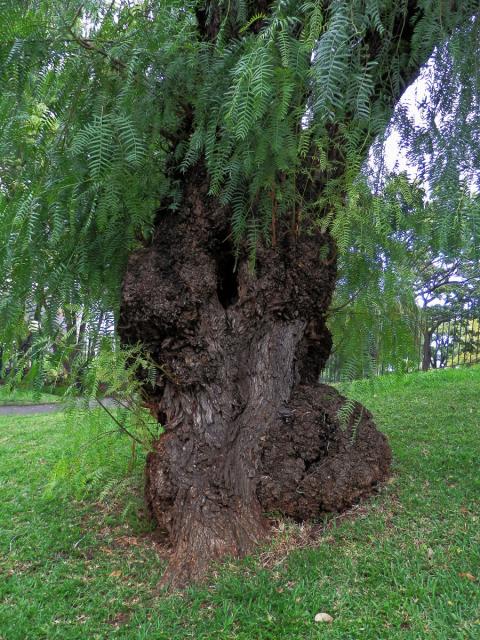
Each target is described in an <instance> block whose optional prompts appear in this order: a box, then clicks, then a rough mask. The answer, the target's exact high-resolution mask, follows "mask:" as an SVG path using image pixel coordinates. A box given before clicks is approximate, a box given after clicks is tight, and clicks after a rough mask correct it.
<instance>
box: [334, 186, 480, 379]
mask: <svg viewBox="0 0 480 640" xmlns="http://www.w3.org/2000/svg"><path fill="white" fill-rule="evenodd" d="M443 205H444V202H443V200H442V199H441V198H439V197H432V196H430V198H427V196H426V194H425V192H424V190H423V189H421V188H419V186H418V185H417V183H416V182H411V181H409V180H408V179H407V177H406V176H405V175H398V176H390V177H389V179H387V180H386V182H385V183H384V185H383V187H382V190H381V191H380V192H378V193H377V194H375V195H374V194H372V192H371V190H370V188H369V186H368V183H367V181H366V180H358V181H357V195H356V197H355V198H351V199H350V200H348V201H347V202H346V204H345V205H344V207H343V208H342V210H340V212H339V214H338V215H337V216H336V217H335V219H334V220H333V223H332V226H333V228H334V229H335V230H336V234H337V237H338V238H339V239H340V238H341V239H342V243H343V244H340V246H339V249H340V257H339V278H338V283H337V289H336V293H335V300H334V303H333V305H332V309H331V313H330V318H329V324H330V328H331V330H332V333H333V338H334V350H333V354H332V358H331V361H330V363H329V367H328V370H327V374H326V375H327V377H328V378H330V376H332V375H333V376H334V377H338V376H340V377H341V379H346V380H348V379H354V378H358V377H363V376H368V375H372V374H377V373H379V372H384V371H385V372H387V371H408V370H409V369H412V368H413V369H416V368H417V367H418V366H419V362H420V361H421V344H420V342H421V332H422V328H423V327H424V326H425V324H427V325H428V322H427V317H430V316H431V317H432V321H435V319H436V315H438V314H435V310H437V311H438V312H439V313H440V315H439V318H440V319H439V322H440V321H441V320H442V318H445V317H447V318H451V317H453V316H454V315H455V314H457V313H458V312H461V311H462V310H463V309H464V308H465V306H471V305H472V304H474V301H475V300H478V286H479V285H478V283H479V282H480V271H479V269H478V256H479V255H480V237H479V236H478V232H477V226H476V221H477V220H478V216H479V211H480V209H479V207H480V201H479V198H478V196H476V195H473V196H472V195H466V194H465V193H463V194H462V197H461V199H460V204H459V211H457V212H456V214H455V215H456V217H458V219H460V220H461V224H460V226H459V228H458V229H456V230H454V231H453V232H452V233H449V234H448V237H445V235H444V229H443V224H444V220H443V219H442V217H443V213H442V209H443ZM339 242H340V240H339ZM447 276H448V277H447ZM452 276H453V277H452ZM449 278H450V279H449ZM463 281H465V284H463ZM442 283H443V284H442ZM423 295H425V296H426V298H425V300H423V302H422V301H421V300H422V299H423V298H422V296H423ZM436 298H438V299H441V300H442V304H441V305H440V306H437V307H429V308H427V307H425V308H423V309H422V308H421V307H422V306H425V305H426V304H427V302H428V304H431V303H432V302H433V301H434V300H435V299H436ZM419 301H420V304H419ZM436 324H438V322H437V323H436Z"/></svg>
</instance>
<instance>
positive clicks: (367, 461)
mask: <svg viewBox="0 0 480 640" xmlns="http://www.w3.org/2000/svg"><path fill="white" fill-rule="evenodd" d="M345 402H346V399H345V398H344V397H343V396H341V395H340V394H339V393H338V392H337V391H336V390H335V389H333V388H332V387H329V386H327V385H299V386H298V387H296V388H295V391H294V393H293V395H292V398H291V400H290V402H289V403H288V405H284V406H283V407H282V408H281V410H280V411H279V412H278V415H277V416H276V417H275V419H274V420H272V421H271V422H269V427H268V429H267V430H266V431H265V432H264V433H263V435H262V436H261V437H260V439H259V442H258V446H257V447H256V458H257V460H258V465H257V470H256V472H255V475H254V477H251V478H249V485H250V486H252V487H253V493H254V495H253V496H252V497H251V498H249V499H247V500H245V502H244V501H242V499H241V498H240V497H239V496H238V491H235V492H233V493H229V492H228V491H225V487H223V490H219V487H212V486H204V490H203V491H201V490H199V488H198V485H197V486H191V487H184V486H181V483H180V484H179V482H178V478H179V473H178V469H177V468H176V467H175V464H173V465H172V459H173V460H175V457H176V454H175V450H176V449H177V448H178V447H179V446H180V448H183V446H184V443H182V442H179V441H178V439H177V438H176V436H175V434H173V433H169V432H167V433H166V434H164V435H163V436H162V437H161V438H160V439H159V440H158V441H157V443H156V444H155V450H154V451H153V452H151V453H150V454H149V455H148V459H147V469H146V499H147V504H148V506H149V508H150V511H151V513H152V515H153V517H154V519H155V520H156V521H157V523H158V525H159V527H161V528H162V529H164V530H166V531H167V532H168V533H169V535H170V538H173V540H172V542H173V543H174V553H173V557H172V559H171V561H170V564H169V566H168V568H167V570H166V573H165V575H164V576H163V579H162V584H164V585H168V586H172V587H182V586H184V585H186V584H188V583H189V582H191V581H198V580H201V579H202V578H204V577H205V576H206V575H207V574H208V571H209V569H210V568H211V565H212V562H215V561H218V560H221V559H222V558H225V557H231V558H239V557H242V556H245V555H247V554H249V553H251V552H252V551H253V550H254V549H255V547H256V545H257V544H258V543H259V542H261V541H262V540H265V539H266V538H267V537H268V533H269V526H268V516H274V515H275V516H278V514H281V515H285V516H289V517H292V518H294V519H296V520H298V521H305V520H309V519H316V518H319V517H321V516H322V515H324V514H325V513H327V512H339V511H342V510H344V509H346V508H348V507H350V506H351V505H352V504H354V503H356V502H357V501H358V500H360V499H362V498H365V497H367V496H368V495H370V494H371V493H372V492H374V491H375V488H376V487H377V485H378V484H379V483H381V482H383V481H385V480H386V479H387V478H388V474H389V468H390V463H391V450H390V446H389V444H388V441H387V439H386V437H385V436H384V435H383V434H382V433H380V432H379V431H378V430H377V429H376V427H375V424H374V422H373V419H372V416H371V414H370V413H369V411H368V410H367V409H365V407H363V406H362V405H360V404H359V403H354V404H353V405H351V406H350V407H349V410H348V411H345V408H346V406H345ZM342 408H344V410H343V411H342ZM344 414H345V415H344Z"/></svg>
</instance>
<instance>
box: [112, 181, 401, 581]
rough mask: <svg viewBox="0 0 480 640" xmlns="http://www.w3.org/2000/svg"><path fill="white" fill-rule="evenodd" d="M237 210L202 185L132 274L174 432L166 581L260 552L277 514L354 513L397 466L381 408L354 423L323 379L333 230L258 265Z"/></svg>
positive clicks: (162, 416)
mask: <svg viewBox="0 0 480 640" xmlns="http://www.w3.org/2000/svg"><path fill="white" fill-rule="evenodd" d="M194 182H196V184H195V183H194ZM229 218H230V216H229V214H228V212H226V211H225V210H222V209H221V207H219V206H217V205H216V204H215V201H214V200H212V199H210V198H209V197H208V195H207V185H206V181H205V182H204V184H203V186H202V184H201V183H200V184H199V182H198V181H193V182H192V185H191V187H190V188H187V192H186V194H185V198H184V201H183V205H182V208H181V210H180V211H179V212H177V213H175V214H169V213H164V214H159V217H158V220H157V224H156V231H155V235H154V238H153V241H152V243H151V245H150V246H149V247H148V248H144V249H141V250H138V251H136V252H135V253H134V254H133V255H132V256H131V259H130V262H129V265H128V270H127V273H126V276H125V280H124V285H123V297H122V309H121V317H120V334H121V337H122V340H123V341H124V342H125V343H136V342H138V341H141V342H142V343H143V345H144V346H145V347H146V348H147V349H148V350H149V352H150V353H151V355H152V357H153V359H154V361H155V362H156V363H157V364H158V366H159V368H160V370H161V372H162V374H161V376H160V377H159V380H158V386H157V390H156V392H155V395H154V397H152V406H154V407H155V408H156V415H157V417H158V419H159V421H161V423H162V424H163V425H164V426H165V433H164V434H163V435H162V436H161V438H160V439H159V440H158V442H156V443H155V445H154V450H153V451H152V452H150V453H149V454H148V457H147V469H146V498H147V502H148V505H149V507H150V509H151V512H152V514H153V516H154V517H155V519H156V520H157V522H158V525H159V526H160V527H161V528H163V529H164V530H165V531H166V532H168V535H169V537H170V540H171V542H172V545H173V549H174V553H173V557H172V560H171V562H170V565H169V567H168V569H167V571H166V574H165V576H164V578H163V581H164V583H169V584H174V585H182V584H184V583H185V582H187V581H189V580H191V579H198V578H199V577H202V576H203V575H205V573H206V571H207V569H208V567H209V565H210V563H211V562H212V560H216V559H220V558H222V557H224V556H233V557H238V556H242V555H244V554H247V553H249V552H250V551H251V550H252V549H253V548H254V546H255V545H256V544H257V543H258V542H259V541H260V540H262V538H264V537H265V536H266V535H267V533H268V519H267V516H268V514H272V513H282V514H286V515H289V516H292V517H294V518H297V519H306V518H313V517H316V516H318V515H319V514H321V513H323V512H326V511H336V510H340V509H343V508H345V507H347V506H348V505H351V504H352V503H353V502H354V501H356V500H357V499H358V498H360V497H361V496H364V495H367V494H368V493H369V492H371V491H372V488H373V487H375V485H376V484H377V483H378V482H380V481H382V480H384V479H385V478H386V476H387V474H388V469H389V465H390V458H391V454H390V448H389V445H388V443H387V440H386V438H385V437H384V436H383V435H382V434H381V433H379V432H378V431H377V430H376V428H375V425H374V423H373V421H372V417H371V415H370V413H369V412H368V411H367V410H366V409H365V408H364V407H362V406H361V405H359V404H357V405H356V406H355V409H354V411H353V414H352V415H351V416H350V419H349V421H348V424H346V425H345V424H340V421H339V418H338V409H339V408H340V407H341V406H342V404H343V403H344V398H342V396H340V395H339V394H338V393H337V392H336V391H335V390H334V389H332V388H330V387H327V386H325V385H321V384H318V383H317V380H318V374H319V371H320V369H321V367H322V365H323V364H324V362H325V361H326V359H327V357H328V355H329V353H330V349H331V337H330V333H329V331H328V329H327V327H326V325H325V314H326V312H327V309H328V307H329V304H330V301H331V297H332V292H333V289H334V285H335V278H336V257H335V247H334V243H333V241H332V239H331V238H330V236H329V235H327V234H322V233H320V232H319V231H317V232H311V233H307V232H305V233H304V234H303V235H300V236H294V235H293V234H288V233H286V234H285V235H284V237H281V236H280V234H279V237H278V239H277V242H276V246H274V247H270V248H259V250H258V254H257V259H256V266H255V271H254V272H252V271H251V270H249V268H248V261H247V256H246V255H243V254H242V253H241V252H240V255H238V256H235V252H234V251H233V247H232V243H231V241H230V239H229V228H228V222H227V221H228V220H229Z"/></svg>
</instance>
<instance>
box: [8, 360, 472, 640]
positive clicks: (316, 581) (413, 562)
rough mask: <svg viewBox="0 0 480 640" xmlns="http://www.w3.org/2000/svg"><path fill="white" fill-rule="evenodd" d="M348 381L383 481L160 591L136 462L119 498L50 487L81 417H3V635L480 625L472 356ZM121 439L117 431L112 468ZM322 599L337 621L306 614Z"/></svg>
mask: <svg viewBox="0 0 480 640" xmlns="http://www.w3.org/2000/svg"><path fill="white" fill-rule="evenodd" d="M350 393H351V394H353V395H354V396H355V397H357V398H358V399H360V400H362V401H363V402H364V403H365V404H366V405H367V406H368V407H369V408H370V409H371V410H372V411H373V413H374V414H375V416H376V418H377V421H378V423H379V425H380V426H381V427H382V429H383V430H384V431H385V432H386V433H387V434H388V436H389V437H390V441H391V444H392V447H393V451H394V458H395V462H394V476H393V478H392V480H391V482H390V483H389V484H388V485H387V486H386V487H384V488H383V489H382V490H381V492H380V494H379V495H377V496H376V497H375V498H373V499H372V500H371V501H369V502H368V503H366V504H363V505H361V506H360V507H359V508H357V509H354V510H353V512H352V515H351V517H346V518H338V519H334V520H331V521H330V523H329V524H327V525H326V526H325V527H324V529H323V531H322V532H321V533H318V534H317V539H316V540H315V544H313V545H312V544H310V545H309V546H307V547H306V548H299V549H294V550H293V551H292V552H291V553H290V554H289V555H288V556H286V555H284V554H282V553H281V548H282V546H283V547H284V546H288V544H289V539H288V536H289V535H290V536H292V540H296V539H297V538H298V539H302V536H301V533H302V532H301V531H300V530H298V527H297V528H296V527H294V526H287V527H286V528H285V530H284V532H283V533H282V534H281V536H280V537H281V540H280V542H279V543H278V545H277V547H278V548H277V549H276V550H275V549H274V550H273V551H270V552H266V553H263V554H259V556H257V557H256V558H250V559H247V560H245V561H243V562H238V563H234V564H231V565H230V566H228V567H224V568H222V569H221V570H220V571H219V573H218V575H217V577H216V579H215V580H214V581H212V584H211V585H207V586H204V587H197V588H192V589H191V590H189V591H187V592H185V593H183V594H181V595H171V596H163V595H158V594H157V593H156V592H155V586H156V583H157V581H158V577H159V575H160V573H161V571H162V567H163V561H162V559H161V558H160V557H159V555H158V553H157V548H156V544H155V541H154V539H153V538H152V536H151V533H150V531H149V527H148V524H147V523H146V522H145V520H144V519H142V517H141V515H142V514H141V511H140V513H139V508H140V507H139V505H140V503H139V502H138V503H137V502H135V498H132V495H133V496H135V493H136V491H135V487H138V488H139V491H140V492H141V469H140V466H139V467H138V468H137V471H136V472H135V473H134V474H133V476H132V478H131V480H130V482H129V483H128V484H126V485H125V488H124V494H125V496H124V501H125V503H127V504H130V505H131V506H130V508H129V509H127V510H126V511H124V512H123V513H122V510H121V509H116V508H114V506H113V505H112V504H108V499H107V504H105V502H100V501H99V497H100V489H97V488H96V487H97V486H98V484H95V483H94V482H92V486H93V488H92V489H91V490H90V491H89V492H88V493H86V494H84V495H83V498H82V499H73V498H72V495H71V494H70V493H69V491H67V490H66V489H65V488H62V487H61V485H59V487H57V488H56V489H53V490H50V491H47V492H46V491H45V488H46V486H47V485H48V483H49V479H50V478H51V473H52V469H53V468H54V466H55V464H56V463H57V462H58V460H59V458H60V457H61V455H62V453H63V452H64V451H65V449H66V448H67V447H70V448H71V447H72V442H73V443H74V448H72V451H73V450H74V449H78V448H82V447H83V448H85V447H88V443H87V444H85V443H83V444H82V442H81V438H82V437H83V436H82V431H81V426H78V424H77V432H78V433H77V436H76V437H77V439H76V440H75V439H72V435H71V432H70V431H69V430H67V429H66V428H65V427H64V426H63V422H62V415H61V414H56V415H52V416H43V415H42V416H29V417H21V418H20V417H15V418H1V419H0V496H1V500H0V638H1V639H2V640H36V639H40V638H41V639H48V640H53V639H55V638H59V639H60V638H61V639H62V640H70V639H73V638H75V639H77V638H78V639H81V640H94V639H96V638H123V639H128V640H137V639H145V640H146V639H148V640H156V639H162V640H163V639H164V640H178V639H180V638H192V639H195V640H207V639H208V640H210V639H215V638H225V639H227V638H231V639H238V640H240V639H241V640H267V639H269V640H282V639H286V638H288V639H291V640H297V639H305V640H310V639H316V638H319V639H320V638H322V639H324V638H325V639H334V638H335V639H338V640H351V639H352V640H353V639H355V640H357V639H358V640H374V639H375V640H384V639H388V640H392V639H397V638H398V639H400V638H401V639H402V640H403V639H405V640H407V639H411V640H414V639H415V640H418V639H419V638H432V639H434V640H452V639H454V638H458V639H462V640H465V639H470V638H471V639H472V640H473V639H478V638H480V590H479V587H480V468H479V467H480V465H479V463H480V368H478V367H476V368H470V369H464V370H450V371H441V372H434V373H426V374H411V375H409V376H408V377H402V378H400V379H398V378H393V377H392V378H388V377H386V378H382V379H380V380H379V381H377V382H376V383H375V385H374V386H372V384H370V383H368V382H362V383H357V384H355V385H353V386H352V388H351V389H350ZM78 438H80V440H79V439H78ZM100 442H103V440H102V441H100ZM128 447H129V445H128V443H125V444H124V443H123V441H115V443H114V444H113V445H112V451H111V453H110V454H109V457H108V460H107V464H110V465H111V468H112V470H113V471H112V473H113V475H114V474H115V473H116V469H118V470H119V471H120V470H121V469H122V466H123V465H124V464H126V460H127V455H128ZM132 505H133V506H132ZM292 546H294V545H292ZM318 612H327V613H329V614H330V615H331V616H333V618H334V620H333V623H332V624H327V623H322V622H317V623H316V622H315V621H314V617H315V614H316V613H318Z"/></svg>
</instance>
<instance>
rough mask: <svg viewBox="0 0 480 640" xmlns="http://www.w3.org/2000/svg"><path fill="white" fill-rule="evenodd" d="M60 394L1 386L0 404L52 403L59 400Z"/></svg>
mask: <svg viewBox="0 0 480 640" xmlns="http://www.w3.org/2000/svg"><path fill="white" fill-rule="evenodd" d="M59 401H60V396H58V395H53V394H51V393H44V392H42V391H32V390H31V389H10V388H9V387H8V386H0V406H9V405H17V404H50V403H51V402H59Z"/></svg>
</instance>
